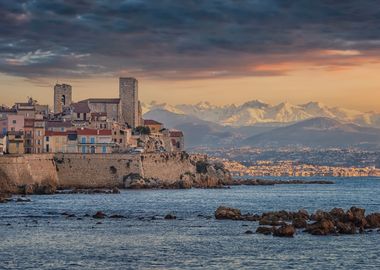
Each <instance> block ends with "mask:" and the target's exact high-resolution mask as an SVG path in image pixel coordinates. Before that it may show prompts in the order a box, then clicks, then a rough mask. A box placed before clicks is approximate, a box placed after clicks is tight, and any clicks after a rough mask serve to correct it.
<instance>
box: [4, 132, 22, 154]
mask: <svg viewBox="0 0 380 270" xmlns="http://www.w3.org/2000/svg"><path fill="white" fill-rule="evenodd" d="M7 153H8V154H15V155H20V154H24V133H23V131H9V132H8V134H7Z"/></svg>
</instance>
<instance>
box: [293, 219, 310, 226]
mask: <svg viewBox="0 0 380 270" xmlns="http://www.w3.org/2000/svg"><path fill="white" fill-rule="evenodd" d="M292 225H293V226H294V227H295V228H297V229H301V228H306V226H307V220H306V219H304V218H295V219H294V220H293V222H292Z"/></svg>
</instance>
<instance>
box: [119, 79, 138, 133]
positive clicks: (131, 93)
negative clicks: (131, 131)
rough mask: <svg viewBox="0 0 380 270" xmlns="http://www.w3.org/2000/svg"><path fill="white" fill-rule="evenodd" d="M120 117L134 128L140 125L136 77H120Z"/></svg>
mask: <svg viewBox="0 0 380 270" xmlns="http://www.w3.org/2000/svg"><path fill="white" fill-rule="evenodd" d="M119 95H120V116H121V117H120V119H121V122H123V123H128V125H129V126H130V127H132V128H135V127H137V126H139V125H140V116H139V97H138V81H137V80H136V79H135V78H130V77H129V78H119Z"/></svg>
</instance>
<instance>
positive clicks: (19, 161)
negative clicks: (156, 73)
mask: <svg viewBox="0 0 380 270" xmlns="http://www.w3.org/2000/svg"><path fill="white" fill-rule="evenodd" d="M204 158H205V156H189V155H188V154H186V153H151V154H149V153H147V154H134V155H133V154H55V155H53V154H38V155H24V156H2V157H0V193H1V192H16V191H15V190H17V187H20V186H25V185H40V184H49V185H54V186H57V187H58V188H111V187H123V186H124V180H125V179H127V177H128V176H129V175H131V174H138V175H140V176H141V177H143V178H151V179H159V180H161V181H167V182H174V181H177V180H179V179H180V178H181V177H182V175H184V174H185V173H187V172H190V173H195V171H196V166H195V164H196V161H197V160H200V159H204Z"/></svg>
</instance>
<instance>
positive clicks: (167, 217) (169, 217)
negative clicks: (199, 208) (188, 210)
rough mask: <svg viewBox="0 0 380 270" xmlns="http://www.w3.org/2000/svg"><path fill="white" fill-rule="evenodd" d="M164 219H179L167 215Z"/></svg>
mask: <svg viewBox="0 0 380 270" xmlns="http://www.w3.org/2000/svg"><path fill="white" fill-rule="evenodd" d="M164 219H177V217H176V216H175V215H174V214H167V215H166V216H165V217H164Z"/></svg>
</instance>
